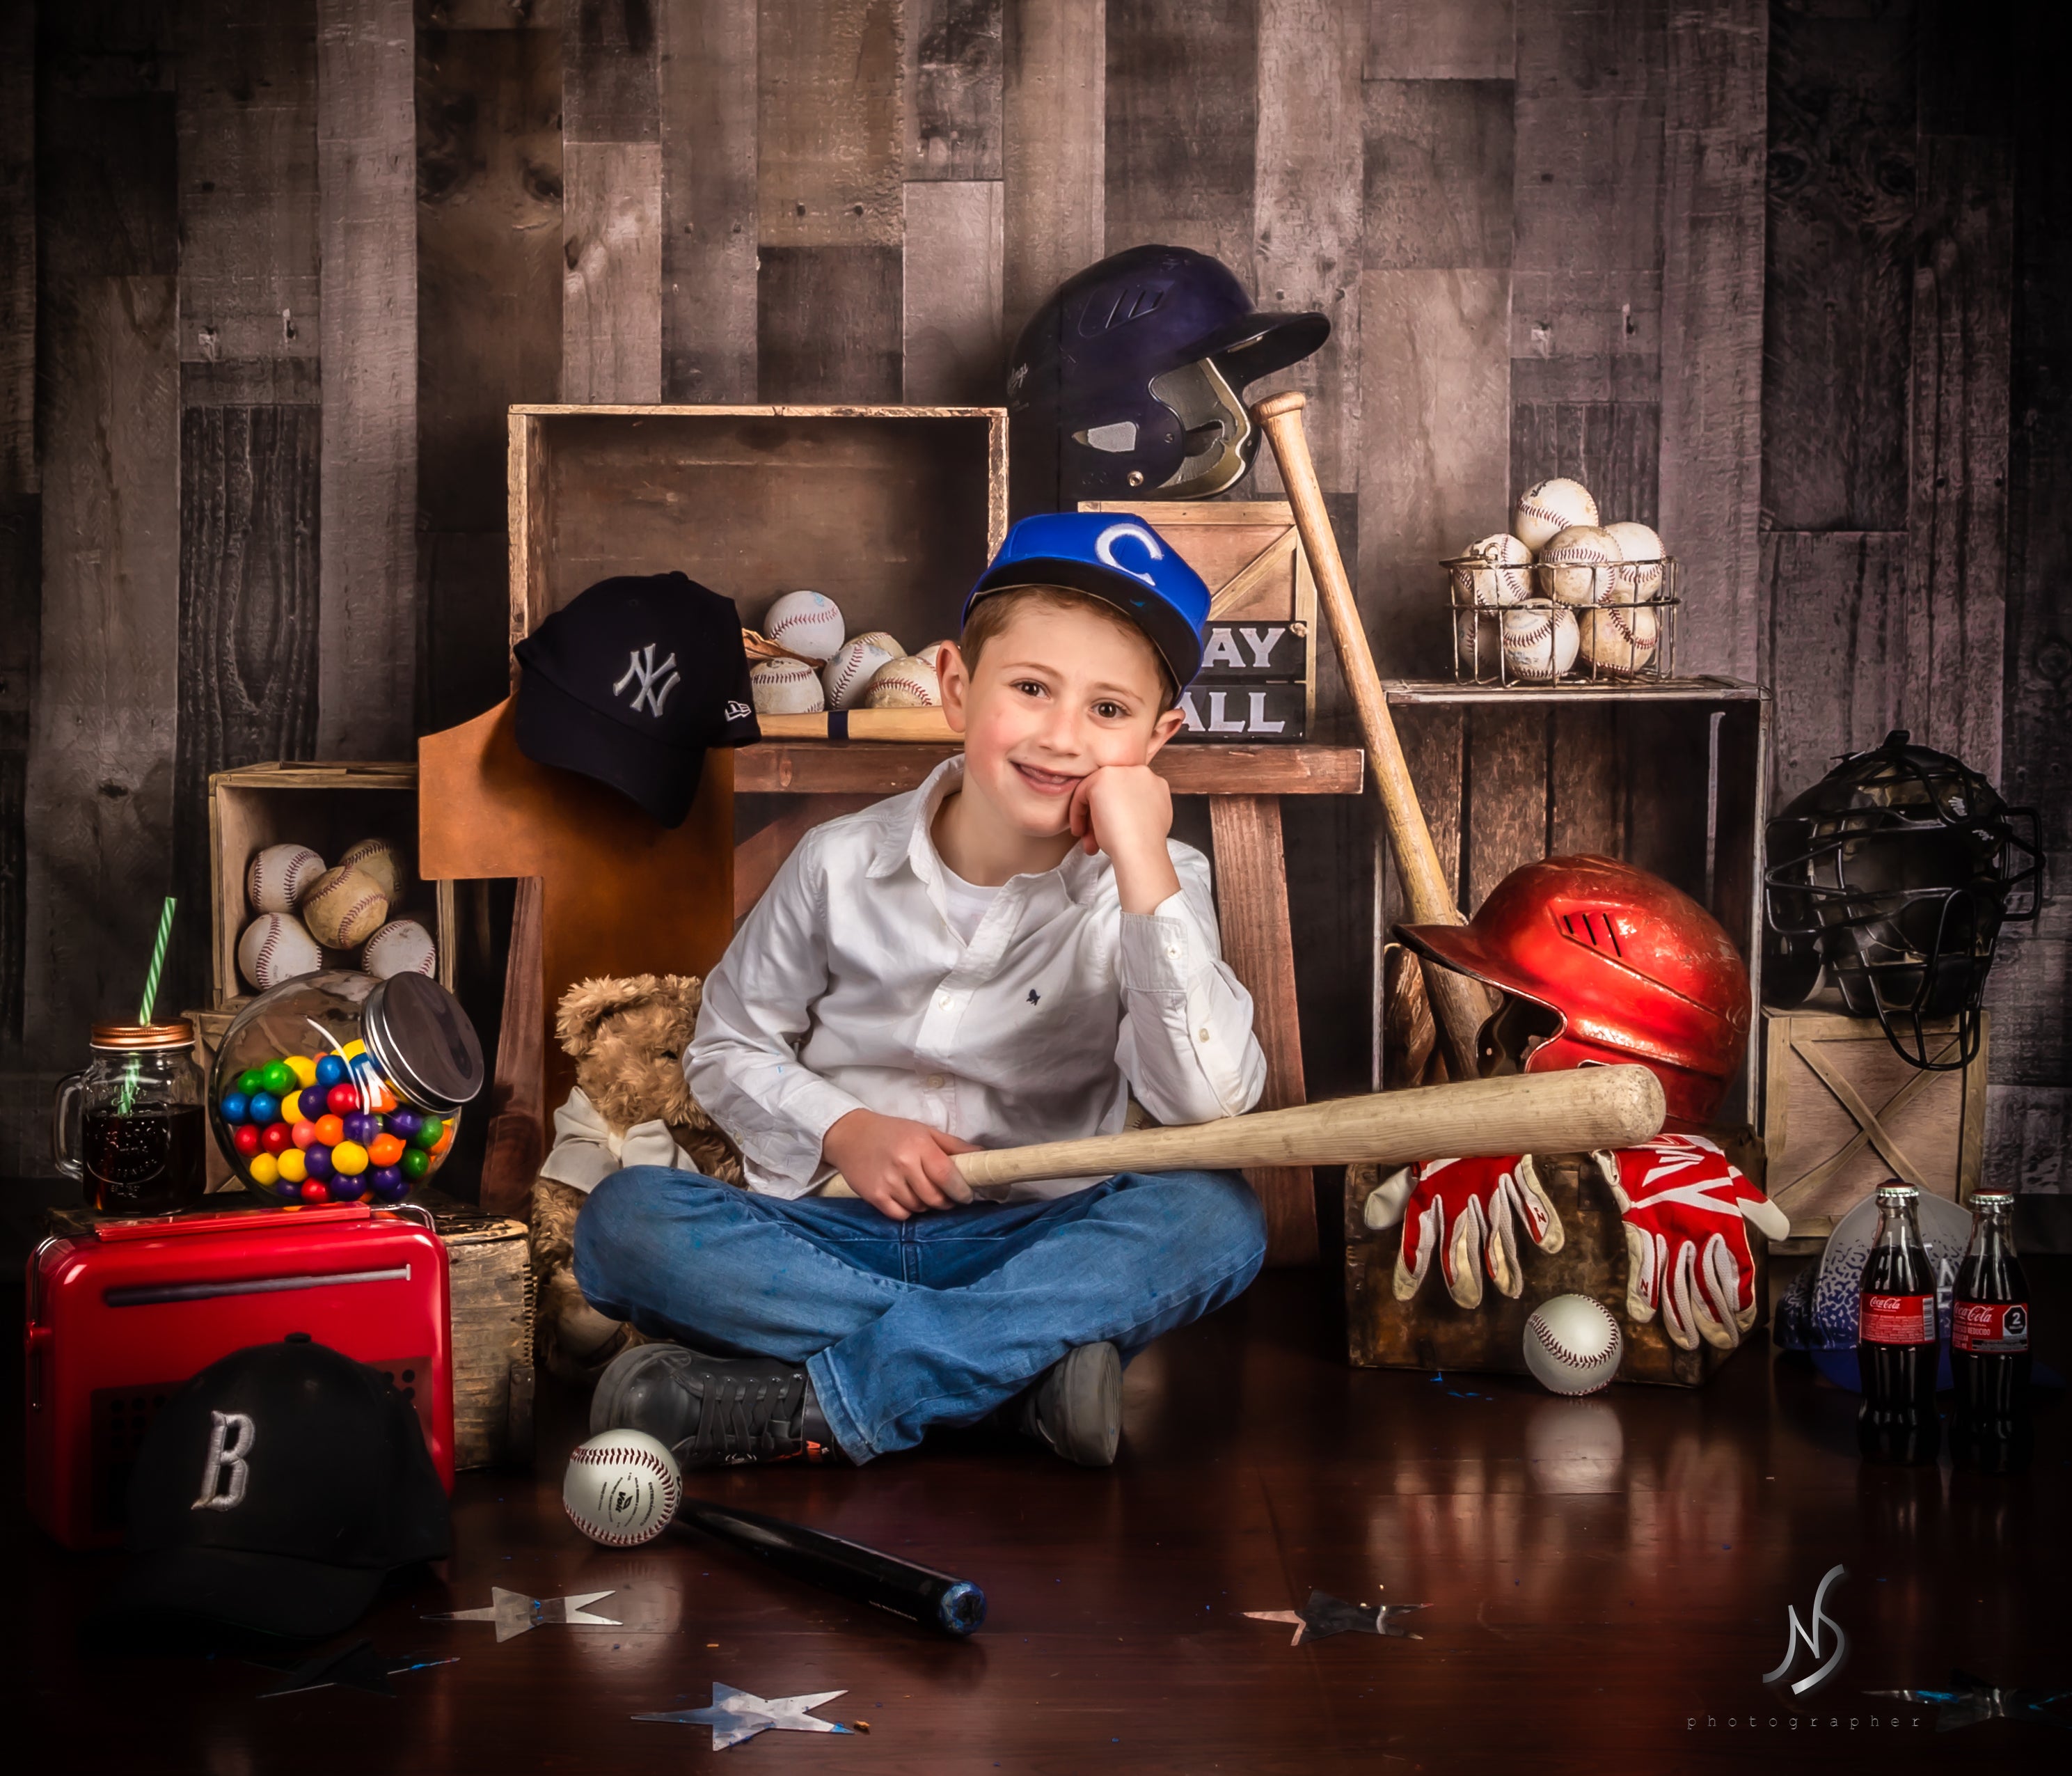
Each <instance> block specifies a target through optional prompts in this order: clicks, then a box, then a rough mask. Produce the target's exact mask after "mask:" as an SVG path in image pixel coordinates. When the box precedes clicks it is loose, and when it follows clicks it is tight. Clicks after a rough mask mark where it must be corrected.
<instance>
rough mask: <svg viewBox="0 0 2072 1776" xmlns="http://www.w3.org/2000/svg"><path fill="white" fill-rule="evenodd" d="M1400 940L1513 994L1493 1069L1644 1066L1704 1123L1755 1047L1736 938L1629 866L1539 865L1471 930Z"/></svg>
mask: <svg viewBox="0 0 2072 1776" xmlns="http://www.w3.org/2000/svg"><path fill="white" fill-rule="evenodd" d="M1396 934H1397V935H1398V936H1399V937H1401V938H1402V939H1403V941H1404V942H1405V943H1407V944H1408V945H1409V946H1411V948H1412V949H1413V950H1416V952H1417V953H1418V954H1420V955H1421V956H1425V957H1429V958H1430V959H1431V960H1433V962H1442V963H1444V964H1445V966H1447V967H1449V968H1457V969H1458V970H1460V971H1461V973H1462V974H1464V975H1473V976H1474V978H1475V979H1477V980H1478V981H1481V982H1482V983H1484V984H1485V985H1486V986H1490V987H1496V988H1498V990H1499V991H1501V992H1502V993H1503V995H1505V996H1504V999H1503V1003H1502V1004H1501V1005H1500V1006H1499V1007H1498V1010H1497V1012H1496V1013H1495V1014H1494V1016H1492V1017H1491V1018H1490V1020H1489V1021H1488V1022H1487V1023H1486V1024H1484V1025H1483V1026H1482V1032H1481V1034H1480V1036H1478V1041H1477V1046H1478V1049H1479V1051H1480V1053H1481V1057H1482V1069H1483V1071H1484V1072H1485V1073H1490V1072H1493V1071H1498V1070H1511V1069H1515V1070H1516V1071H1518V1072H1520V1073H1556V1072H1558V1071H1560V1069H1563V1068H1564V1067H1580V1066H1587V1065H1592V1064H1593V1063H1601V1064H1613V1063H1618V1062H1626V1061H1638V1063H1639V1064H1640V1065H1642V1066H1644V1067H1646V1068H1648V1069H1651V1071H1652V1072H1653V1073H1655V1077H1656V1078H1659V1079H1660V1080H1661V1082H1662V1090H1663V1094H1664V1096H1665V1097H1666V1098H1667V1100H1668V1106H1669V1118H1670V1120H1671V1122H1672V1123H1683V1124H1686V1125H1690V1124H1702V1123H1706V1122H1708V1121H1709V1120H1710V1119H1711V1118H1712V1115H1713V1113H1714V1112H1715V1111H1717V1110H1718V1109H1719V1107H1720V1099H1721V1098H1724V1097H1725V1095H1726V1090H1727V1086H1728V1083H1729V1081H1731V1080H1732V1078H1733V1075H1734V1073H1735V1070H1736V1069H1737V1068H1738V1067H1739V1066H1740V1065H1741V1054H1742V1051H1743V1050H1744V1049H1746V1047H1747V1046H1748V1033H1749V975H1748V968H1747V966H1746V965H1745V963H1744V962H1742V960H1741V953H1740V952H1739V951H1738V950H1736V949H1735V948H1734V945H1733V939H1732V938H1731V937H1729V936H1728V935H1727V933H1726V932H1725V929H1723V928H1722V927H1721V925H1720V922H1719V921H1718V920H1716V919H1715V918H1714V917H1712V914H1711V913H1708V912H1707V911H1706V910H1705V909H1704V908H1703V907H1701V906H1700V905H1699V904H1698V903H1697V902H1696V900H1692V898H1691V896H1689V895H1688V894H1686V893H1684V892H1683V891H1682V890H1681V889H1679V888H1672V887H1671V885H1670V884H1668V883H1667V882H1665V881H1663V880H1662V878H1661V877H1660V876H1651V875H1649V874H1648V873H1647V872H1646V871H1645V870H1640V869H1635V868H1634V867H1633V865H1632V864H1630V863H1618V862H1615V861H1614V859H1611V858H1609V857H1550V858H1548V859H1547V860H1546V861H1545V862H1544V863H1527V865H1526V866H1525V867H1523V869H1517V870H1513V871H1512V872H1511V874H1510V875H1508V876H1506V877H1505V878H1504V879H1503V880H1502V881H1501V882H1499V883H1498V884H1497V885H1496V887H1495V888H1494V889H1492V890H1491V891H1490V896H1489V898H1488V899H1487V900H1485V901H1484V902H1483V903H1482V909H1481V910H1480V911H1479V912H1478V913H1476V914H1475V916H1474V918H1473V919H1471V920H1470V921H1468V923H1467V924H1466V925H1399V926H1398V927H1396Z"/></svg>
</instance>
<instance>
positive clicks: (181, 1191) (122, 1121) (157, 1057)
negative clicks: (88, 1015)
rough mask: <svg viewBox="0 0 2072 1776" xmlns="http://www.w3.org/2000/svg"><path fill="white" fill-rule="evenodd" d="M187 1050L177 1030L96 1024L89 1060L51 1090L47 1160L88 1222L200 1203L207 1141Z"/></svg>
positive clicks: (182, 1026)
mask: <svg viewBox="0 0 2072 1776" xmlns="http://www.w3.org/2000/svg"><path fill="white" fill-rule="evenodd" d="M194 1042H195V1036H194V1026H193V1025H192V1024H188V1023H186V1022H184V1021H180V1022H175V1023H171V1024H95V1025H94V1026H93V1029H92V1030H91V1032H89V1033H88V1036H87V1046H88V1049H89V1050H90V1051H91V1053H92V1054H93V1060H92V1061H90V1062H89V1063H88V1065H87V1066H86V1067H85V1068H84V1069H82V1070H81V1071H80V1072H78V1073H72V1074H70V1075H68V1077H67V1078H64V1079H61V1080H60V1081H59V1082H58V1088H57V1096H56V1100H55V1102H53V1103H52V1106H51V1156H52V1157H53V1158H54V1159H55V1160H56V1161H57V1168H58V1170H59V1171H60V1172H63V1173H64V1175H65V1176H67V1177H68V1178H72V1179H76V1180H77V1181H78V1182H79V1184H80V1187H81V1190H80V1193H81V1194H82V1196H84V1198H85V1201H86V1206H87V1207H88V1208H89V1209H92V1210H93V1212H94V1213H95V1214H103V1215H162V1214H171V1213H172V1212H173V1211H174V1210H175V1209H185V1208H188V1207H190V1206H191V1205H193V1204H195V1203H197V1202H199V1201H201V1198H202V1193H203V1189H204V1188H205V1186H206V1185H207V1181H208V1170H207V1164H208V1125H207V1121H206V1117H205V1113H204V1111H203V1108H202V1102H203V1090H204V1087H205V1082H204V1081H203V1078H202V1074H201V1069H200V1068H199V1066H198V1065H196V1064H195V1052H194ZM74 1127H76V1128H77V1129H78V1131H79V1132H78V1134H77V1135H76V1137H75V1136H74V1135H73V1132H72V1131H73V1129H74Z"/></svg>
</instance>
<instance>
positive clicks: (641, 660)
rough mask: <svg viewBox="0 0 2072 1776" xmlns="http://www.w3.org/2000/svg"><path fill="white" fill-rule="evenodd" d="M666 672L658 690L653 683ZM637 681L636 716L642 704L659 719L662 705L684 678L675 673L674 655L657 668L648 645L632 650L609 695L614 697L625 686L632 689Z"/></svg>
mask: <svg viewBox="0 0 2072 1776" xmlns="http://www.w3.org/2000/svg"><path fill="white" fill-rule="evenodd" d="M643 655H644V657H643ZM665 672H666V673H668V675H669V676H668V678H666V679H663V681H662V682H661V684H660V686H657V685H656V682H655V681H656V679H658V678H662V674H664V673H665ZM636 679H637V680H638V681H639V683H638V684H637V685H635V688H634V692H633V708H634V711H635V714H638V713H639V710H640V708H641V707H642V706H643V704H644V705H645V706H646V707H648V708H649V709H652V711H654V712H655V713H656V715H660V714H661V713H662V705H663V704H664V703H667V702H668V699H669V693H670V692H671V691H672V690H675V689H676V686H678V685H679V684H680V683H681V682H683V674H680V672H678V671H677V670H676V655H675V654H673V653H672V654H671V655H670V656H669V657H668V659H666V660H664V661H663V662H662V663H661V665H659V666H658V665H656V664H655V644H654V643H653V642H652V641H650V642H649V643H648V645H647V647H646V648H645V649H641V648H635V649H633V653H632V657H631V659H630V660H628V661H627V665H626V670H625V671H624V672H623V673H622V674H620V675H619V682H618V683H617V684H615V685H614V686H612V687H611V694H612V695H613V696H615V697H616V696H617V695H618V694H619V693H620V692H621V691H622V690H625V688H626V687H627V686H628V685H633V684H634V682H635V680H636Z"/></svg>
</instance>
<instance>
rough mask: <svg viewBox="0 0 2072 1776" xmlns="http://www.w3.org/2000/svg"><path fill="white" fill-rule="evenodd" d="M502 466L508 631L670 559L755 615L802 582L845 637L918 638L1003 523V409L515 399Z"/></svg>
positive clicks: (950, 622) (517, 635)
mask: <svg viewBox="0 0 2072 1776" xmlns="http://www.w3.org/2000/svg"><path fill="white" fill-rule="evenodd" d="M508 472H509V488H510V540H511V641H512V645H514V646H515V645H516V644H517V643H518V642H519V641H522V640H523V639H524V637H526V636H527V635H528V634H529V633H531V632H532V629H533V628H534V627H535V626H536V625H537V624H538V623H539V622H540V620H541V619H542V618H543V617H545V616H547V615H548V614H549V612H553V611H557V610H559V609H560V608H561V607H562V606H563V605H564V604H567V603H568V602H569V600H571V599H574V597H576V596H577V595H578V594H579V593H581V592H582V591H584V590H585V589H586V587H590V586H592V585H594V584H595V583H597V582H598V580H601V579H608V578H610V577H611V575H615V574H652V573H663V572H666V571H669V570H671V569H678V568H680V569H681V570H682V571H684V572H685V573H686V574H688V575H690V577H691V578H692V579H694V580H697V582H698V583H700V584H701V585H704V586H708V587H711V588H712V590H713V591H716V592H720V593H722V594H724V595H726V596H727V597H729V598H731V599H732V600H734V603H735V604H736V605H737V607H738V608H739V610H740V612H741V616H742V621H743V622H744V623H746V624H749V625H750V626H751V627H758V626H759V620H760V618H761V616H762V615H763V611H764V609H765V608H767V606H768V605H769V604H770V602H771V600H773V599H775V597H776V596H777V595H778V594H779V593H780V592H785V591H791V590H793V589H794V588H796V587H812V588H813V589H814V590H815V591H821V592H824V593H826V594H827V595H828V597H830V598H832V599H833V600H834V601H835V602H836V603H837V604H839V605H840V606H841V609H842V615H843V616H844V618H845V620H846V622H847V624H848V626H849V633H850V634H852V635H857V634H861V633H862V632H863V631H865V630H866V629H886V630H889V631H890V633H892V634H894V635H895V636H897V637H899V639H900V640H901V641H903V642H904V643H905V644H906V645H907V646H908V647H910V648H919V647H925V646H926V645H927V644H928V643H930V642H931V641H940V640H943V639H944V638H945V637H954V636H955V635H956V633H957V625H958V618H959V616H960V612H962V609H963V607H964V595H965V593H967V592H968V591H970V590H971V587H972V582H973V581H974V580H976V579H977V578H978V576H979V575H980V573H982V572H983V571H985V564H986V562H988V561H989V560H990V559H991V558H992V556H993V550H995V549H997V548H998V547H999V546H1000V542H1001V539H1002V538H1004V537H1005V535H1006V534H1007V410H1006V409H1005V408H1004V407H896V406H824V407H808V406H759V407H689V406H653V407H628V406H520V407H513V408H512V409H511V411H510V455H509V463H508ZM513 671H514V673H515V671H516V667H515V665H514V667H513ZM514 682H515V680H514ZM722 756H723V755H722V754H721V753H718V752H715V753H713V757H714V758H719V757H722Z"/></svg>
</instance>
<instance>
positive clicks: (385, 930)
mask: <svg viewBox="0 0 2072 1776" xmlns="http://www.w3.org/2000/svg"><path fill="white" fill-rule="evenodd" d="M414 922H415V921H412V920H409V919H391V920H390V921H389V922H388V924H386V925H384V926H382V928H381V929H380V930H379V931H377V932H376V933H374V935H373V936H372V937H369V938H368V940H367V950H368V954H369V955H371V954H373V950H374V946H376V944H378V943H379V942H381V940H382V939H383V938H384V937H387V936H388V935H389V933H390V932H392V931H393V932H394V933H397V936H399V937H400V936H401V934H402V933H404V932H405V931H406V930H407V929H409V927H410V925H412V924H413V923H414ZM432 966H433V965H432V961H431V958H429V957H427V958H425V959H424V960H423V961H422V962H420V963H418V964H417V973H419V974H421V975H429V974H430V973H431V971H432Z"/></svg>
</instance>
